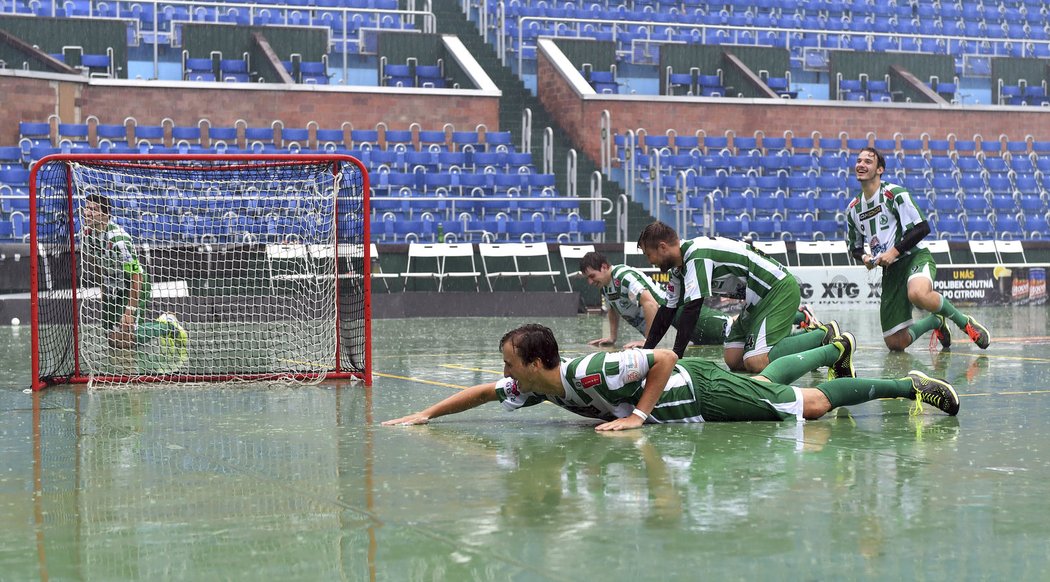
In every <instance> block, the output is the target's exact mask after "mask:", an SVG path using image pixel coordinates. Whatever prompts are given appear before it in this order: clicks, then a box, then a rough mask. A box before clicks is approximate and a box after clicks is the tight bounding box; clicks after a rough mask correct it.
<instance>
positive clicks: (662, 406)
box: [383, 324, 959, 431]
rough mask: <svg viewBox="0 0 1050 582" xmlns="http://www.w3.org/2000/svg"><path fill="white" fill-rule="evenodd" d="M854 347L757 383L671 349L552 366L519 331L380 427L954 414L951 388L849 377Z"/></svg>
mask: <svg viewBox="0 0 1050 582" xmlns="http://www.w3.org/2000/svg"><path fill="white" fill-rule="evenodd" d="M855 350H856V340H855V339H854V337H853V334H850V333H845V334H842V335H841V336H839V337H837V338H835V340H834V341H832V342H831V343H830V344H828V345H825V346H820V347H816V348H813V349H810V350H807V351H805V352H800V353H797V354H795V355H793V356H792V357H790V358H779V359H777V360H775V361H773V362H771V363H770V364H769V365H768V366H766V369H765V370H763V372H762V374H761V375H760V376H753V377H751V376H744V375H742V374H736V373H733V372H728V371H726V370H725V369H723V368H721V367H719V366H718V365H716V364H715V363H713V362H710V361H707V360H704V359H701V358H682V359H681V360H679V359H678V356H676V355H675V353H674V352H672V351H671V350H661V349H657V350H625V351H622V352H599V353H596V354H588V355H585V356H581V357H578V358H575V359H572V360H568V359H562V358H561V355H560V354H559V353H558V341H557V340H556V339H555V338H554V334H553V333H552V332H551V330H550V329H548V328H546V327H544V326H542V325H538V324H528V325H524V326H522V327H519V328H517V329H513V330H511V331H509V332H507V333H506V334H505V335H504V336H503V339H501V340H500V351H501V352H502V353H503V375H504V376H505V378H503V379H502V380H500V381H498V382H489V383H487V384H478V385H476V386H473V387H471V388H467V389H466V390H463V391H462V392H459V393H458V394H453V395H452V396H449V397H448V398H446V399H444V400H442V401H440V402H438V403H436V404H434V405H431V406H430V407H428V408H425V409H424V410H422V411H420V412H416V413H414V414H408V415H406V416H402V417H401V418H396V419H393V420H388V421H386V422H384V423H383V425H384V426H393V425H413V424H426V423H427V422H429V421H430V420H431V419H433V418H437V417H439V416H444V415H447V414H455V413H457V412H463V411H465V410H469V409H471V408H475V407H477V406H480V405H482V404H484V403H486V402H495V401H499V402H501V403H502V404H503V407H504V409H506V410H509V411H513V410H517V409H519V408H522V407H526V406H532V405H535V404H540V403H541V402H545V401H546V402H551V403H552V404H555V405H557V406H559V407H561V408H564V409H566V410H568V411H569V412H572V413H575V414H578V415H580V416H585V417H588V418H595V419H598V420H601V421H603V422H602V423H601V424H599V425H597V426H596V427H595V429H596V430H600V431H605V430H624V429H632V428H639V427H641V426H642V425H643V424H660V423H667V422H731V421H752V420H768V421H779V420H787V419H790V418H794V419H796V420H799V421H801V420H802V419H817V418H820V417H821V416H823V415H824V414H826V413H827V412H829V411H830V410H832V409H834V408H837V407H839V406H852V405H856V404H861V403H863V402H868V401H870V400H875V399H877V398H906V399H911V400H915V401H916V403H917V405H918V406H920V407H921V404H918V403H920V402H926V403H929V404H931V405H933V406H935V407H937V408H939V409H941V410H943V411H944V412H946V413H948V414H949V415H952V416H955V415H956V414H958V412H959V397H958V395H957V394H956V393H955V389H954V388H953V387H952V385H951V384H949V383H947V382H945V381H944V380H939V379H936V378H931V377H929V376H927V375H926V374H924V373H922V372H920V371H918V370H912V371H911V372H910V373H908V375H907V376H906V377H903V378H899V379H887V380H876V379H871V378H857V377H856V372H855V370H854V367H853V353H854V351H855ZM823 366H828V367H829V368H830V374H829V377H830V378H832V379H831V380H829V381H827V382H822V383H820V384H819V385H818V386H817V387H816V388H799V387H795V386H790V385H788V384H789V383H790V382H794V381H795V380H797V379H798V378H800V377H801V376H803V375H805V374H807V373H809V372H810V371H812V370H815V369H817V368H819V367H823Z"/></svg>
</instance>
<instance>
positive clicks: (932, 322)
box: [908, 314, 941, 342]
mask: <svg viewBox="0 0 1050 582" xmlns="http://www.w3.org/2000/svg"><path fill="white" fill-rule="evenodd" d="M940 326H941V318H939V317H937V315H936V314H930V315H927V316H926V317H924V318H922V319H920V320H919V321H916V322H915V323H913V324H911V327H909V328H908V335H910V336H911V341H913V342H914V341H915V340H917V339H919V338H920V337H922V336H923V335H924V334H925V333H926V332H928V331H933V330H935V329H937V328H938V327H940Z"/></svg>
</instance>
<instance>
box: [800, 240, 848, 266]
mask: <svg viewBox="0 0 1050 582" xmlns="http://www.w3.org/2000/svg"><path fill="white" fill-rule="evenodd" d="M848 251H849V249H848V248H847V247H846V241H844V240H816V241H795V254H797V255H798V264H799V265H802V264H803V263H804V262H806V259H804V258H803V257H814V256H816V257H819V258H820V264H821V266H824V267H828V266H831V265H835V264H843V265H846V264H849V256H848ZM836 256H838V257H841V260H840V261H838V262H836V261H835V257H836Z"/></svg>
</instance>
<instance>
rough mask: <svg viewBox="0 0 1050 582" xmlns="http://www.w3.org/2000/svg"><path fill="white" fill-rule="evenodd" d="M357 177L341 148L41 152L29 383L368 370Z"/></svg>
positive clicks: (315, 376)
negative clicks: (314, 151) (334, 151)
mask: <svg viewBox="0 0 1050 582" xmlns="http://www.w3.org/2000/svg"><path fill="white" fill-rule="evenodd" d="M368 191H369V189H368V175H367V173H366V171H365V169H364V167H363V166H362V165H361V163H360V162H359V161H358V160H356V159H354V158H352V157H350V156H341V155H310V154H296V155H105V154H98V155H92V154H71V155H54V156H48V157H46V158H44V159H42V160H40V161H39V162H37V163H36V164H35V165H34V166H33V168H32V172H31V176H30V221H29V222H30V253H31V257H30V258H31V261H30V269H31V297H30V300H31V316H32V317H31V324H32V374H33V378H32V382H33V388H34V389H39V388H42V387H44V386H47V385H51V384H57V383H75V382H90V383H92V384H100V383H101V384H106V385H117V386H121V385H127V384H130V383H135V382H151V381H161V382H234V381H262V380H267V381H269V380H279V381H289V382H316V381H320V380H323V379H326V378H349V377H357V378H360V379H362V380H363V381H364V382H365V383H366V384H371V376H372V367H371V307H370V300H369V297H370V280H369V276H370V268H369V266H370V265H369V256H368V254H369V245H368V241H369V233H368V220H367V217H368Z"/></svg>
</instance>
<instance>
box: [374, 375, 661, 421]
mask: <svg viewBox="0 0 1050 582" xmlns="http://www.w3.org/2000/svg"><path fill="white" fill-rule="evenodd" d="M665 381H666V380H665ZM495 400H498V397H497V396H496V383H495V382H488V383H485V384H478V385H476V386H471V387H470V388H467V389H465V390H462V391H460V392H457V393H456V394H453V395H452V396H449V397H448V398H446V399H444V400H442V401H441V402H438V403H437V404H434V405H433V406H430V407H428V408H426V409H424V410H421V411H420V412H415V413H413V414H409V415H406V416H402V417H401V418H394V419H391V420H387V421H385V422H383V426H410V425H415V424H426V423H428V422H430V420H431V419H433V418H437V417H439V416H446V415H449V414H456V413H457V412H463V411H465V410H470V409H471V408H477V407H478V406H481V405H482V404H485V403H486V402H493V401H495Z"/></svg>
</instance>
